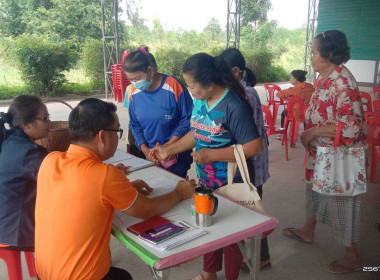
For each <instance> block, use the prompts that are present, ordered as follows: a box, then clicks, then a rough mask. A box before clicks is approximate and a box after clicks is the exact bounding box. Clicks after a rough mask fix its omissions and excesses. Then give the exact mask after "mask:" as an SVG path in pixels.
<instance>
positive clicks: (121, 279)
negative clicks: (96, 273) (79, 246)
mask: <svg viewBox="0 0 380 280" xmlns="http://www.w3.org/2000/svg"><path fill="white" fill-rule="evenodd" d="M132 279H133V278H132V276H131V274H129V272H128V271H126V270H124V269H121V268H117V267H112V266H111V268H110V271H108V273H107V274H106V276H104V277H103V279H102V280H132Z"/></svg>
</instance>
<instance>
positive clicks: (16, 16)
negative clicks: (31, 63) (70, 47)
mask: <svg viewBox="0 0 380 280" xmlns="http://www.w3.org/2000/svg"><path fill="white" fill-rule="evenodd" d="M100 14H101V9H100V2H99V0H81V1H77V0H2V2H1V4H0V20H1V22H2V24H1V25H0V30H1V32H2V34H3V35H5V36H18V35H20V34H23V33H28V34H40V35H44V36H49V37H52V38H54V39H58V38H60V39H65V40H71V41H72V42H73V44H74V45H80V44H83V42H84V41H85V40H86V39H87V38H95V39H96V38H101V34H102V32H101V26H102V25H101V16H100Z"/></svg>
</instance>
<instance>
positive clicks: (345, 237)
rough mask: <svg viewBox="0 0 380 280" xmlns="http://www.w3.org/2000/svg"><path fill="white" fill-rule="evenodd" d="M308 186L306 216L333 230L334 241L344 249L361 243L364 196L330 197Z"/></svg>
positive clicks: (310, 185)
mask: <svg viewBox="0 0 380 280" xmlns="http://www.w3.org/2000/svg"><path fill="white" fill-rule="evenodd" d="M312 187H313V185H312V184H306V214H307V216H309V217H311V218H314V219H316V220H317V221H318V222H322V223H324V224H328V225H330V226H331V228H332V229H333V233H334V239H335V240H336V242H338V244H340V245H342V246H344V247H350V246H351V245H352V243H358V242H359V241H360V220H361V210H362V195H356V196H330V195H324V194H319V193H316V192H315V191H313V190H312Z"/></svg>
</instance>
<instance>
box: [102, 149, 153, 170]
mask: <svg viewBox="0 0 380 280" xmlns="http://www.w3.org/2000/svg"><path fill="white" fill-rule="evenodd" d="M104 163H109V164H112V165H117V164H119V163H122V164H124V165H125V166H129V169H128V170H129V171H130V172H132V171H136V170H139V169H142V168H146V167H149V166H153V165H154V162H151V161H148V160H145V159H142V158H138V157H135V156H133V155H131V154H128V153H126V152H124V151H122V150H116V152H115V154H114V156H113V157H111V158H109V159H107V160H105V161H104Z"/></svg>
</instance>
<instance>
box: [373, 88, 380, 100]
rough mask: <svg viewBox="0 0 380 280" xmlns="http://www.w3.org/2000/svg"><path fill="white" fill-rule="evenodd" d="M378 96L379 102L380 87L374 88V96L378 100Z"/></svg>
mask: <svg viewBox="0 0 380 280" xmlns="http://www.w3.org/2000/svg"><path fill="white" fill-rule="evenodd" d="M376 94H377V100H380V87H374V88H373V96H374V97H375V98H376Z"/></svg>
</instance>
